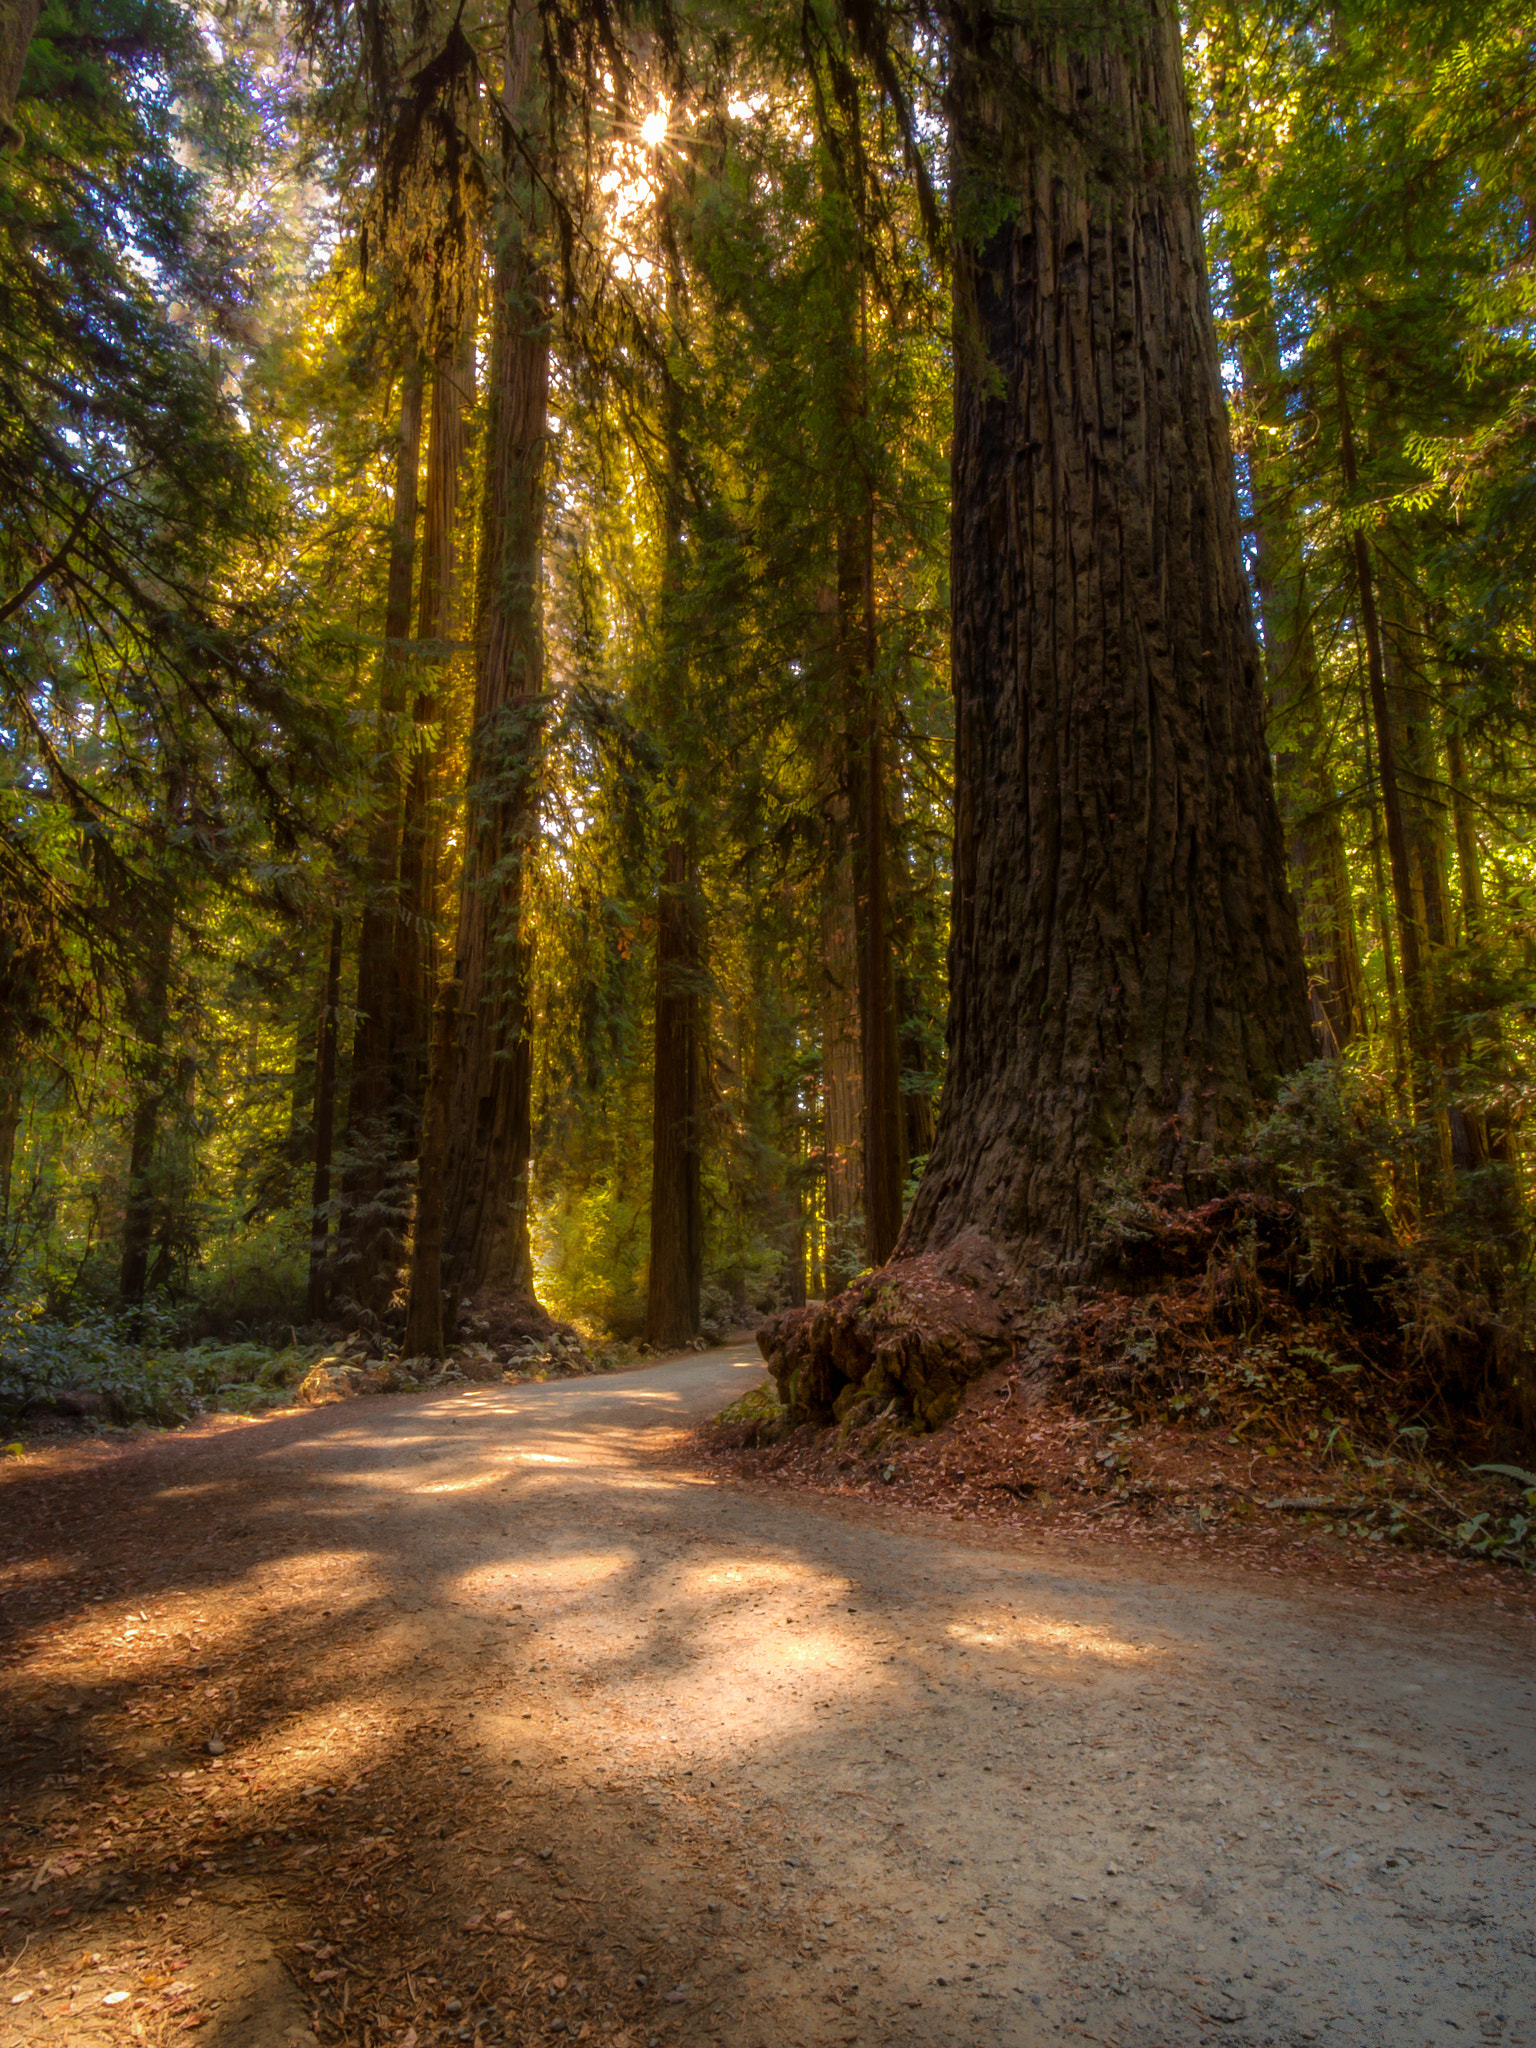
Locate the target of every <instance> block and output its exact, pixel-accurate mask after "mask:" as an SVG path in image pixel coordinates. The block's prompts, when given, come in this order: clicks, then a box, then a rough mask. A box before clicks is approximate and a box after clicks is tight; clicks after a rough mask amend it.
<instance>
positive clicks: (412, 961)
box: [389, 331, 475, 1152]
mask: <svg viewBox="0 0 1536 2048" xmlns="http://www.w3.org/2000/svg"><path fill="white" fill-rule="evenodd" d="M474 374H475V373H474V336H473V332H472V331H469V332H466V334H465V335H464V337H463V339H462V340H461V341H460V343H459V345H458V346H457V348H456V349H454V350H453V352H452V353H450V354H447V355H444V356H443V357H441V358H440V359H439V360H438V361H437V362H436V363H435V364H434V365H433V369H432V404H431V415H430V423H429V427H428V433H427V485H426V502H425V518H424V521H423V526H422V544H421V587H420V594H419V598H418V602H417V619H416V641H417V655H418V659H419V660H421V661H422V662H423V663H424V664H425V665H426V670H427V675H426V679H425V680H424V681H423V682H422V683H421V685H420V687H419V688H418V689H417V692H416V700H415V704H414V707H413V710H412V727H413V731H412V738H411V751H410V759H409V763H408V766H407V771H406V778H405V797H404V806H403V810H402V815H401V823H400V898H399V912H398V915H397V917H396V920H395V946H394V973H393V986H392V989H391V994H390V1018H389V1021H390V1039H391V1051H390V1068H391V1092H392V1097H393V1108H394V1112H395V1115H396V1117H397V1119H398V1121H399V1123H400V1124H401V1126H402V1128H403V1130H404V1131H405V1132H406V1133H407V1137H406V1145H407V1148H408V1150H409V1151H411V1152H414V1150H415V1144H414V1140H413V1138H412V1136H411V1135H410V1134H411V1133H413V1132H414V1130H415V1128H416V1125H417V1120H418V1118H419V1115H420V1109H421V1102H422V1096H423V1092H424V1089H425V1086H426V1078H427V1060H428V1045H427V1040H428V1033H429V1020H430V1017H431V1013H432V1002H433V990H434V989H435V987H436V985H437V978H438V976H437V965H438V963H437V930H438V919H439V915H440V912H441V908H442V904H441V886H442V884H441V873H440V869H441V862H442V851H443V849H442V837H443V830H442V827H443V820H442V809H441V784H442V761H443V752H444V748H443V723H444V720H445V718H446V716H447V710H448V705H447V682H448V668H449V662H450V659H451V656H452V643H453V637H454V632H455V628H456V625H457V614H458V575H457V568H458V552H457V549H458V525H459V499H460V488H461V484H462V472H463V467H464V457H465V452H466V445H467V444H466V430H465V416H466V413H467V411H468V408H469V405H470V403H471V401H472V399H473V396H474Z"/></svg>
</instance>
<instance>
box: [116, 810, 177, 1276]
mask: <svg viewBox="0 0 1536 2048" xmlns="http://www.w3.org/2000/svg"><path fill="white" fill-rule="evenodd" d="M180 809H181V800H180V792H179V790H173V792H172V794H171V797H170V799H169V801H168V805H167V810H168V814H169V815H171V816H178V815H179V814H180ZM147 924H148V929H147V931H146V933H145V935H144V938H143V941H142V950H141V952H140V955H139V964H138V970H137V973H136V974H135V976H134V983H133V987H132V989H131V991H130V994H129V1000H128V1004H127V1015H128V1024H129V1028H130V1030H131V1032H132V1042H131V1044H130V1047H129V1051H128V1059H127V1067H128V1075H129V1083H130V1087H131V1089H132V1094H133V1120H132V1124H131V1127H130V1132H129V1140H128V1193H127V1200H126V1202H125V1203H124V1207H123V1250H122V1261H121V1264H120V1266H119V1269H118V1282H117V1285H118V1292H119V1293H120V1294H121V1296H122V1298H123V1300H124V1301H125V1302H128V1303H130V1304H133V1305H137V1304H138V1303H140V1302H142V1301H143V1299H144V1291H145V1288H146V1286H147V1285H148V1282H149V1261H150V1253H151V1251H152V1250H153V1249H154V1244H155V1237H156V1229H157V1225H158V1223H159V1221H160V1217H161V1209H162V1206H163V1204H162V1199H161V1190H160V1188H159V1183H158V1176H157V1174H156V1166H157V1154H158V1152H159V1138H160V1122H161V1112H162V1110H163V1109H164V1106H165V1099H166V1094H167V1090H168V1087H169V1083H170V1076H169V1075H168V1074H167V1072H166V1036H167V1032H168V1028H169V1024H170V990H171V962H172V950H173V946H174V941H175V931H176V917H175V904H174V899H173V896H172V892H171V888H170V885H169V882H168V881H163V882H162V887H161V893H160V897H159V900H158V901H157V902H156V904H155V905H154V908H153V910H152V912H151V914H150V917H149V919H148V920H147Z"/></svg>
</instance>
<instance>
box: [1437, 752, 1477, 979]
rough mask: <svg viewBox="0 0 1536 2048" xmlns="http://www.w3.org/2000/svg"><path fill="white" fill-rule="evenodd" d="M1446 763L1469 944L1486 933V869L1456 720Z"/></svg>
mask: <svg viewBox="0 0 1536 2048" xmlns="http://www.w3.org/2000/svg"><path fill="white" fill-rule="evenodd" d="M1445 754H1446V763H1447V765H1448V767H1449V768H1450V771H1451V815H1452V817H1453V819H1454V821H1455V825H1456V872H1457V878H1458V880H1459V882H1460V884H1461V927H1462V931H1463V932H1464V934H1465V935H1466V940H1467V943H1468V945H1474V946H1475V945H1477V944H1478V943H1479V942H1480V941H1481V939H1482V936H1483V871H1482V863H1481V861H1480V859H1479V857H1478V851H1477V824H1476V821H1475V819H1474V818H1473V814H1472V804H1471V801H1470V797H1469V791H1470V789H1471V784H1470V782H1469V781H1468V779H1467V749H1466V743H1465V741H1464V740H1463V739H1462V736H1461V728H1460V726H1458V725H1457V724H1456V723H1455V722H1454V720H1452V721H1448V722H1447V724H1446V728H1445Z"/></svg>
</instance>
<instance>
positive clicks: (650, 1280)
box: [645, 186, 704, 1345]
mask: <svg viewBox="0 0 1536 2048" xmlns="http://www.w3.org/2000/svg"><path fill="white" fill-rule="evenodd" d="M660 212H661V218H660V223H659V241H660V245H661V252H662V260H663V262H664V264H665V266H666V276H667V314H668V322H669V326H670V327H671V328H672V329H673V330H674V331H676V330H677V329H678V327H679V326H680V325H681V322H682V319H683V292H682V266H681V262H680V259H679V256H678V252H677V245H676V242H675V240H674V238H673V234H672V224H671V215H670V205H669V201H668V195H667V188H666V187H665V186H664V187H663V191H662V201H661V209H660ZM662 404H663V431H664V435H665V444H666V461H667V471H666V477H665V480H664V486H663V492H662V506H661V516H662V543H663V557H662V569H661V591H660V603H659V606H658V614H659V618H660V631H661V634H662V636H663V662H664V668H665V681H664V686H663V688H664V695H663V697H662V700H661V704H660V707H659V709H660V712H661V720H662V723H663V725H664V726H665V727H670V728H671V729H672V730H674V731H675V730H676V729H677V728H678V726H679V725H680V724H681V723H682V719H683V713H684V711H685V709H686V706H687V702H688V696H689V676H688V656H687V653H686V650H685V649H684V647H683V646H682V644H681V638H680V628H679V626H678V622H677V620H676V618H675V616H674V603H675V598H676V593H677V591H678V588H679V586H680V584H681V580H682V576H683V485H684V477H683V462H684V448H683V433H682V396H681V393H680V392H679V390H678V388H677V385H676V383H675V382H674V380H673V379H672V377H671V376H670V375H669V374H668V375H666V377H665V385H664V390H663V394H662ZM671 773H672V777H673V798H674V802H675V804H676V808H677V810H678V812H679V813H680V814H681V815H683V816H685V817H688V818H689V824H688V827H687V830H686V833H685V834H684V835H683V836H679V837H674V838H673V839H672V840H670V841H669V843H668V844H667V846H666V848H665V850H664V852H663V856H662V878H661V885H660V887H659V888H658V890H657V892H656V1002H655V1014H654V1038H653V1069H652V1134H651V1212H650V1226H651V1233H650V1261H649V1267H648V1271H647V1275H646V1307H645V1334H646V1337H647V1338H648V1339H649V1341H650V1342H651V1343H653V1344H662V1345H675V1344H684V1343H687V1342H689V1341H691V1339H693V1338H694V1337H696V1336H697V1335H698V1330H699V1314H700V1299H701V1296H702V1293H703V1285H704V1180H703V1149H702V1147H703V1135H704V1134H703V1074H704V1063H703V1020H704V1005H703V974H704V949H703V942H702V941H703V934H702V931H701V929H700V902H699V873H698V850H697V846H696V844H695V840H694V832H693V825H692V819H691V814H690V802H689V792H688V789H687V786H686V772H685V770H684V769H682V767H681V766H679V765H677V764H674V766H673V768H672V770H671Z"/></svg>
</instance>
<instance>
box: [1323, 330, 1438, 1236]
mask: <svg viewBox="0 0 1536 2048" xmlns="http://www.w3.org/2000/svg"><path fill="white" fill-rule="evenodd" d="M1332 353H1333V364H1334V375H1335V378H1336V382H1337V390H1338V402H1339V460H1340V467H1341V469H1342V472H1343V477H1344V484H1345V488H1346V489H1347V490H1348V491H1349V493H1350V495H1351V496H1353V495H1354V493H1355V492H1356V490H1357V489H1358V486H1359V477H1360V472H1359V463H1358V460H1357V458H1356V454H1355V432H1354V418H1353V414H1352V412H1351V410H1350V403H1349V387H1348V382H1347V380H1346V377H1345V373H1344V349H1343V344H1342V342H1341V341H1340V340H1339V337H1338V336H1337V335H1335V336H1334V338H1333V343H1332ZM1351 547H1352V552H1353V557H1354V570H1355V584H1356V589H1357V592H1358V595H1359V600H1360V629H1361V633H1362V635H1363V637H1364V640H1365V672H1366V678H1367V681H1368V683H1369V686H1370V699H1371V717H1372V721H1373V723H1374V725H1375V728H1376V774H1377V781H1378V783H1379V786H1380V789H1381V808H1382V816H1383V819H1384V820H1385V823H1386V832H1387V863H1388V867H1389V869H1390V871H1391V876H1392V900H1393V907H1394V910H1395V914H1396V922H1397V945H1398V957H1399V959H1400V961H1401V962H1402V970H1403V1008H1404V1012H1405V1018H1406V1022H1407V1026H1408V1051H1409V1057H1410V1064H1411V1066H1412V1070H1413V1073H1412V1092H1413V1100H1414V1103H1415V1106H1416V1108H1417V1109H1418V1111H1419V1113H1420V1114H1424V1113H1426V1112H1429V1113H1431V1114H1432V1111H1431V1109H1430V1105H1431V1101H1432V1096H1433V1080H1432V1076H1433V1074H1434V1070H1435V1065H1436V1057H1435V1052H1436V1048H1435V1027H1434V1006H1433V1001H1432V996H1431V990H1430V985H1429V975H1428V963H1427V962H1426V960H1425V948H1424V930H1423V924H1422V921H1421V919H1420V917H1418V916H1416V915H1415V905H1414V886H1413V868H1412V865H1411V863H1410V860H1409V854H1408V834H1407V830H1406V827H1405V824H1404V820H1403V799H1402V785H1401V782H1400V779H1399V775H1398V758H1397V757H1398V749H1397V737H1396V726H1395V722H1394V719H1393V714H1392V706H1391V704H1390V702H1389V700H1388V696H1387V674H1386V658H1385V653H1384V649H1383V640H1382V631H1381V617H1380V613H1379V611H1378V609H1377V603H1376V574H1375V566H1374V564H1373V562H1372V560H1371V549H1370V543H1369V541H1368V540H1367V539H1366V536H1365V529H1364V528H1363V527H1361V526H1357V527H1356V528H1355V530H1354V534H1353V536H1352V541H1351ZM1421 1197H1426V1198H1428V1199H1429V1200H1430V1201H1431V1202H1432V1201H1433V1192H1432V1190H1431V1189H1429V1188H1426V1189H1423V1190H1421Z"/></svg>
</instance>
